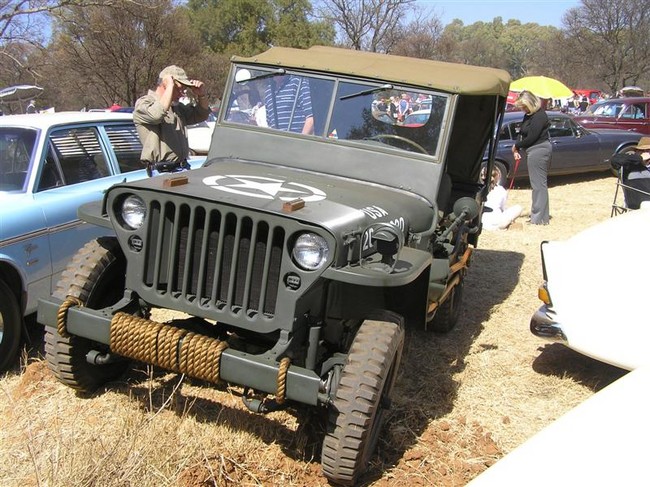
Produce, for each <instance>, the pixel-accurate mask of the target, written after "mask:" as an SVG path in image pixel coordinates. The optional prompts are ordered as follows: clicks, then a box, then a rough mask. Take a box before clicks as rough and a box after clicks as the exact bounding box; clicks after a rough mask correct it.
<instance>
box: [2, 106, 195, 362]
mask: <svg viewBox="0 0 650 487" xmlns="http://www.w3.org/2000/svg"><path fill="white" fill-rule="evenodd" d="M141 148H142V145H141V143H140V139H139V138H138V134H137V132H136V130H135V125H134V124H133V115H132V114H131V113H109V112H91V113H83V112H67V113H63V112H62V113H54V114H37V115H11V116H4V117H0V370H3V369H6V368H7V367H9V366H10V365H11V364H12V363H13V361H14V359H15V357H16V354H17V352H18V349H19V345H20V342H21V336H22V330H23V328H24V324H23V323H24V318H25V317H26V316H28V315H30V314H31V313H34V312H35V311H36V308H37V303H38V299H39V298H41V297H45V296H50V295H51V294H52V292H53V291H54V288H55V286H56V283H57V281H58V279H59V276H60V274H61V273H62V271H63V270H64V268H65V267H66V265H67V264H68V261H69V260H70V259H71V257H72V256H73V255H74V254H75V252H76V251H77V250H78V249H79V248H80V247H82V246H83V245H84V244H85V243H86V242H88V241H90V240H93V239H95V238H97V237H100V236H102V234H106V233H110V232H109V230H107V229H105V228H102V227H100V226H97V225H90V224H88V223H84V222H82V221H80V220H79V219H78V217H77V208H78V207H79V205H81V204H83V203H86V202H89V201H95V200H96V201H101V199H102V196H103V192H104V191H105V190H106V189H107V188H108V187H109V186H111V185H113V184H115V183H118V182H122V181H124V180H129V181H131V180H135V179H141V178H145V177H146V176H147V175H146V172H145V170H144V169H143V166H142V164H141V162H140V152H141ZM201 162H202V160H201V159H197V160H195V161H191V164H192V165H199V164H200V163H201Z"/></svg>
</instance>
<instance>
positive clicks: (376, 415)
mask: <svg viewBox="0 0 650 487" xmlns="http://www.w3.org/2000/svg"><path fill="white" fill-rule="evenodd" d="M403 345H404V327H403V326H402V325H401V323H392V322H388V321H374V320H366V321H364V322H363V323H362V324H361V327H360V328H359V331H358V332H357V334H356V336H355V337H354V340H353V342H352V346H351V347H350V352H349V354H348V357H347V360H346V363H345V366H344V367H343V370H342V371H341V379H340V381H339V384H338V387H337V390H336V395H335V398H334V401H333V403H332V405H331V406H330V409H329V413H328V414H329V417H328V425H327V434H326V436H325V439H324V440H323V451H322V457H321V464H322V467H323V473H324V474H325V476H326V477H327V478H328V479H329V480H330V481H332V482H334V483H337V484H340V485H354V484H355V482H356V480H357V477H358V476H359V475H360V474H362V473H363V472H364V471H365V470H366V468H367V466H368V461H369V459H370V456H371V455H372V453H373V452H374V450H375V447H376V446H377V441H378V439H379V433H380V432H381V428H382V426H383V424H384V421H385V419H386V418H385V416H386V411H387V410H388V408H389V407H390V401H391V394H392V391H393V386H394V385H395V378H396V376H397V370H398V368H399V363H400V360H401V355H402V348H403Z"/></svg>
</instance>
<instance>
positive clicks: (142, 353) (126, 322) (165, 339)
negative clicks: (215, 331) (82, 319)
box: [109, 312, 228, 382]
mask: <svg viewBox="0 0 650 487" xmlns="http://www.w3.org/2000/svg"><path fill="white" fill-rule="evenodd" d="M109 346H110V349H111V351H112V352H114V353H117V354H119V355H122V356H124V357H128V358H132V359H134V360H138V361H140V362H144V363H148V364H152V365H157V366H159V367H163V368H165V369H168V370H172V371H174V372H180V373H183V374H187V375H189V376H191V377H195V378H197V379H202V380H207V381H210V382H219V380H220V370H221V354H222V353H223V351H224V350H225V349H227V348H228V343H227V342H226V341H222V340H218V339H216V338H211V337H208V336H204V335H199V334H197V333H193V332H191V331H188V330H184V329H182V328H176V327H174V326H171V325H165V324H162V323H157V322H155V321H151V320H148V319H145V318H140V317H137V316H133V315H129V314H127V313H121V312H120V313H115V315H114V316H113V319H112V320H111V329H110V339H109Z"/></svg>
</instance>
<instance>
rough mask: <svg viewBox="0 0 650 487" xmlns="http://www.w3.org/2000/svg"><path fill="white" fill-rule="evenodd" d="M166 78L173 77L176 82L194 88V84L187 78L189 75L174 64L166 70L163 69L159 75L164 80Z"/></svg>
mask: <svg viewBox="0 0 650 487" xmlns="http://www.w3.org/2000/svg"><path fill="white" fill-rule="evenodd" d="M166 76H171V77H172V78H173V79H174V81H178V82H179V83H180V84H182V85H185V86H192V83H191V81H190V79H189V78H188V77H187V73H186V72H185V70H184V69H183V68H180V67H178V66H176V65H174V64H172V65H171V66H167V67H166V68H165V69H163V70H162V71H161V72H160V74H159V75H158V78H160V79H163V78H165V77H166Z"/></svg>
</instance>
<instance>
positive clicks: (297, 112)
mask: <svg viewBox="0 0 650 487" xmlns="http://www.w3.org/2000/svg"><path fill="white" fill-rule="evenodd" d="M231 86H232V88H231V90H230V93H229V94H228V97H227V99H226V100H225V102H224V103H225V105H224V107H225V109H224V121H225V122H229V123H237V124H245V125H252V126H256V127H260V128H262V129H263V130H275V131H277V130H279V131H285V132H293V133H300V134H303V135H309V136H316V137H321V138H324V139H328V140H330V141H333V142H335V143H339V142H340V143H350V142H353V143H364V144H373V145H374V146H375V147H377V148H382V150H383V149H385V150H391V151H402V152H411V153H419V154H425V155H428V156H436V155H437V151H438V149H439V145H440V144H439V141H440V137H441V135H442V127H443V123H442V121H443V120H444V117H445V112H446V111H447V110H448V105H449V95H446V94H443V93H436V92H429V91H426V90H422V89H413V88H407V87H401V86H397V85H391V84H386V83H372V82H361V81H350V80H347V79H342V78H336V77H325V76H315V75H307V74H304V73H293V72H289V71H285V70H284V69H275V70H271V69H269V70H262V69H259V68H251V67H244V66H238V67H237V68H236V69H235V71H234V79H233V80H232V83H231ZM416 113H417V117H415V118H414V115H416Z"/></svg>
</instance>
